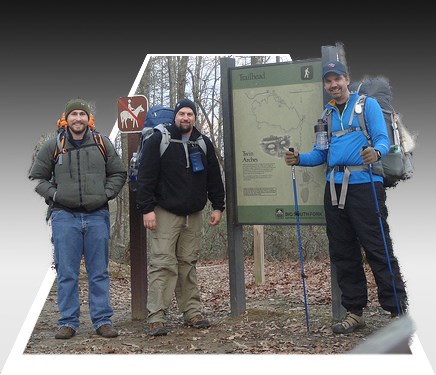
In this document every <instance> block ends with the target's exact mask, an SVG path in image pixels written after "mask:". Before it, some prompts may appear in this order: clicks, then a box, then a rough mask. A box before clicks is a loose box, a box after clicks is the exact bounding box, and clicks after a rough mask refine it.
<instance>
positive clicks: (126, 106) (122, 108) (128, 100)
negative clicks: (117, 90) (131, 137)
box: [118, 95, 148, 133]
mask: <svg viewBox="0 0 436 375" xmlns="http://www.w3.org/2000/svg"><path fill="white" fill-rule="evenodd" d="M147 111H148V101H147V98H146V97H145V96H144V95H135V96H126V97H123V98H119V99H118V129H119V130H120V131H121V132H125V133H138V132H140V131H141V129H142V126H143V125H144V121H145V116H146V115H147Z"/></svg>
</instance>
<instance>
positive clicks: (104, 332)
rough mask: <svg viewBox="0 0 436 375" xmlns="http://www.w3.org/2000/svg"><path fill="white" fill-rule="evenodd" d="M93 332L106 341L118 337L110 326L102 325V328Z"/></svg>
mask: <svg viewBox="0 0 436 375" xmlns="http://www.w3.org/2000/svg"><path fill="white" fill-rule="evenodd" d="M95 332H97V334H98V335H100V336H102V337H105V338H107V339H109V338H111V337H117V336H118V332H117V331H116V330H115V329H114V327H112V324H103V325H102V326H100V327H98V328H97V329H96V330H95Z"/></svg>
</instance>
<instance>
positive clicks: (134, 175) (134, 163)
mask: <svg viewBox="0 0 436 375" xmlns="http://www.w3.org/2000/svg"><path fill="white" fill-rule="evenodd" d="M137 180H138V154H137V153H136V152H134V153H133V155H132V158H131V159H130V169H129V186H130V190H132V191H136V189H137V183H138V181H137Z"/></svg>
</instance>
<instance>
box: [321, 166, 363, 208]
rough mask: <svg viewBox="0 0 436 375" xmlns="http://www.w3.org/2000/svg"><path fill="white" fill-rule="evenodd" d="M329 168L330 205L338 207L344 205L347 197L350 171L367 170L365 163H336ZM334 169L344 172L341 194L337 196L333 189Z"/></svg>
mask: <svg viewBox="0 0 436 375" xmlns="http://www.w3.org/2000/svg"><path fill="white" fill-rule="evenodd" d="M328 170H330V171H331V172H330V180H329V182H330V196H331V199H332V206H338V208H340V209H344V207H345V198H346V197H347V191H348V181H349V180H350V174H351V171H367V170H368V167H367V166H366V165H337V166H335V167H328ZM335 171H336V172H344V177H343V179H342V187H341V195H340V197H339V203H338V196H337V194H336V189H335Z"/></svg>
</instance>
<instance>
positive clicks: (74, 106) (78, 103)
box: [65, 98, 91, 118]
mask: <svg viewBox="0 0 436 375" xmlns="http://www.w3.org/2000/svg"><path fill="white" fill-rule="evenodd" d="M78 109H81V110H82V111H85V112H86V114H87V115H88V118H89V115H90V113H91V108H90V107H89V104H88V103H87V102H86V101H85V100H83V99H80V98H77V99H71V100H70V101H69V102H68V103H67V104H66V106H65V118H67V117H68V115H69V114H70V113H71V112H73V111H74V110H78Z"/></svg>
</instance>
